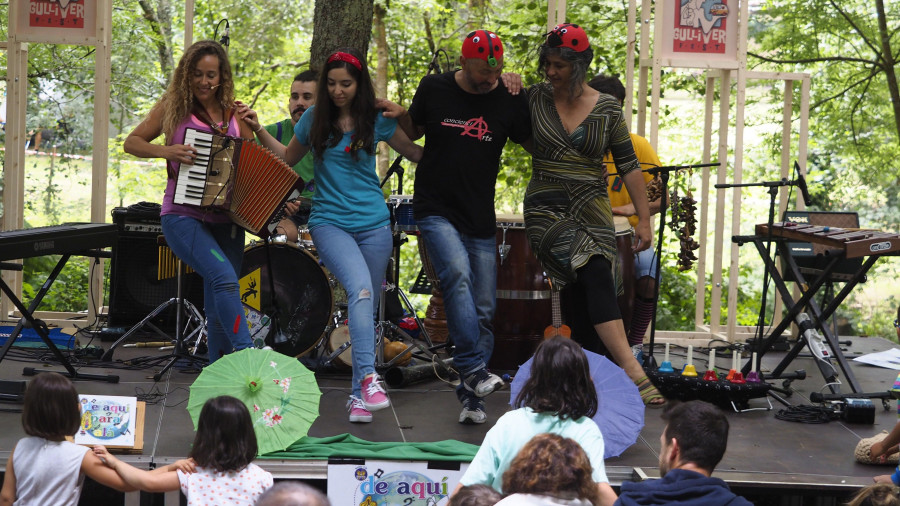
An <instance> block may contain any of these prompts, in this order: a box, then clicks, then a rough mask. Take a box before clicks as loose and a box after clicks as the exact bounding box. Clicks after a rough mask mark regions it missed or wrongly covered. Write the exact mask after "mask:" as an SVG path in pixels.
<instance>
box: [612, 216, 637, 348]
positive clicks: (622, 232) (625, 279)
mask: <svg viewBox="0 0 900 506" xmlns="http://www.w3.org/2000/svg"><path fill="white" fill-rule="evenodd" d="M613 223H614V224H615V227H616V248H617V249H618V251H619V264H620V265H621V266H622V288H623V289H624V292H623V293H622V295H620V296H619V312H621V313H622V323H623V324H624V325H625V329H626V331H627V329H630V328H631V315H632V313H633V312H634V252H633V251H632V250H631V242H632V238H633V237H634V229H633V228H632V227H631V223H629V222H628V218H626V217H625V216H613Z"/></svg>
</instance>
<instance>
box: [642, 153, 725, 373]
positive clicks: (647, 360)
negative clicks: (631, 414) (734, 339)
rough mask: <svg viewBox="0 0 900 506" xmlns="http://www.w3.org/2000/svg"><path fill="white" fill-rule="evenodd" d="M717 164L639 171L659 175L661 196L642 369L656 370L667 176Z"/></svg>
mask: <svg viewBox="0 0 900 506" xmlns="http://www.w3.org/2000/svg"><path fill="white" fill-rule="evenodd" d="M719 165H720V164H719V163H701V164H692V165H668V166H665V167H651V168H649V169H641V172H649V173H650V174H653V176H656V175H659V178H660V181H662V196H660V202H659V232H658V233H657V238H656V253H655V255H654V259H653V261H654V262H655V263H656V265H655V266H654V267H656V276H655V280H654V285H655V286H654V288H653V317H652V318H651V319H650V346H649V350H648V353H645V354H644V363H643V364H641V365H642V366H644V367H650V368H656V359H655V358H653V345H654V342H655V340H656V311H657V309H658V307H659V284H660V279H661V277H662V276H661V275H662V263H661V261H660V260H661V259H662V242H663V236H664V235H665V233H666V211H667V210H668V209H669V204H668V199H669V191H668V184H669V174H670V173H672V172H674V171H678V170H684V169H693V168H700V167H718V166H719Z"/></svg>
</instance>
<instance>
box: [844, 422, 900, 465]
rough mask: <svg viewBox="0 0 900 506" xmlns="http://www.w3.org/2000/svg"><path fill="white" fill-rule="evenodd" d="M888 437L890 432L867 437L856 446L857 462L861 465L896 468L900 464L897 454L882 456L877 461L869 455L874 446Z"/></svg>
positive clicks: (899, 456)
mask: <svg viewBox="0 0 900 506" xmlns="http://www.w3.org/2000/svg"><path fill="white" fill-rule="evenodd" d="M887 436H888V431H886V430H884V431H881V433H879V434H875V435H874V436H872V437H867V438H863V439H860V440H859V443H858V444H857V445H856V451H855V452H854V456H855V457H856V461H857V462H859V463H861V464H875V465H890V466H896V465H897V464H898V463H900V455H898V454H897V453H893V454H890V455H882V456H880V457H878V458H877V459H873V458H872V456H871V455H870V454H869V450H870V449H871V448H872V445H873V444H875V443H877V442H879V441H883V440H884V438H886V437H887Z"/></svg>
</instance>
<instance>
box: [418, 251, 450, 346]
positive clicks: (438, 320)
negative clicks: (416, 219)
mask: <svg viewBox="0 0 900 506" xmlns="http://www.w3.org/2000/svg"><path fill="white" fill-rule="evenodd" d="M417 245H418V248H419V258H421V259H422V268H423V269H424V270H425V276H426V277H427V278H428V281H429V282H430V283H431V297H430V298H429V299H428V307H427V308H426V309H425V318H424V319H423V320H422V325H423V326H424V327H425V332H427V333H428V338H429V339H431V342H432V344H442V343H446V342H447V341H448V340H449V336H450V331H449V330H447V314H446V313H445V312H444V296H443V294H442V293H441V281H440V280H439V279H438V276H437V272H435V270H434V265H432V263H431V260H430V259H429V257H428V251H427V250H426V248H425V241H424V240H422V239H421V238H419V240H418V241H417Z"/></svg>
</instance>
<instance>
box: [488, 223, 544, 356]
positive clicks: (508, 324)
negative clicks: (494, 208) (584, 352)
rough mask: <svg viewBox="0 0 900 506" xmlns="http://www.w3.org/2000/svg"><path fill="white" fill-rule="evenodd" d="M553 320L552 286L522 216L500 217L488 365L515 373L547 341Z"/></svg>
mask: <svg viewBox="0 0 900 506" xmlns="http://www.w3.org/2000/svg"><path fill="white" fill-rule="evenodd" d="M552 320H553V313H552V307H551V302H550V283H549V282H548V281H547V277H546V276H545V275H544V269H543V268H542V267H541V263H540V262H539V261H538V259H537V257H535V256H534V253H533V252H532V251H531V245H530V244H529V243H528V235H527V234H526V233H525V219H524V217H523V216H522V215H521V214H497V311H496V312H495V313H494V352H493V354H492V355H491V359H490V361H489V363H488V366H489V367H490V368H491V369H495V370H515V369H516V368H518V367H519V366H520V365H522V364H523V363H525V361H527V360H528V359H529V358H531V355H533V354H534V350H535V349H536V348H537V346H538V344H540V342H541V340H542V339H543V338H544V329H545V328H546V327H547V325H550V324H551V323H552Z"/></svg>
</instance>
